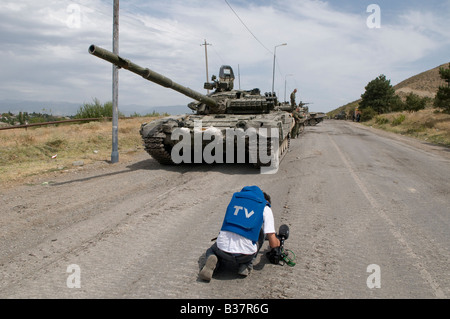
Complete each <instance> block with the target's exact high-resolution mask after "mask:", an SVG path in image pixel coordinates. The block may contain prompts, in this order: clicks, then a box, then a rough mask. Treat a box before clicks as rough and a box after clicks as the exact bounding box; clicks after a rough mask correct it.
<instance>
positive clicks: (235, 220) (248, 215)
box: [221, 186, 270, 243]
mask: <svg viewBox="0 0 450 319" xmlns="http://www.w3.org/2000/svg"><path fill="white" fill-rule="evenodd" d="M266 205H269V206H270V204H269V203H268V202H267V201H266V199H265V198H264V193H263V191H262V190H261V189H260V188H259V187H258V186H246V187H244V188H243V189H242V190H241V191H240V192H237V193H234V194H233V197H232V199H231V201H230V204H228V207H227V211H226V213H225V218H224V221H223V224H222V229H221V230H224V231H229V232H233V233H236V234H239V235H241V236H243V237H245V238H248V239H250V240H251V241H253V242H254V243H255V242H257V241H258V237H259V232H260V230H261V227H262V224H263V222H264V218H263V212H264V208H265V207H266Z"/></svg>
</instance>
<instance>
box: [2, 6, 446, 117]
mask: <svg viewBox="0 0 450 319" xmlns="http://www.w3.org/2000/svg"><path fill="white" fill-rule="evenodd" d="M228 2H229V3H230V4H231V5H232V7H233V9H234V10H235V12H236V13H237V14H238V15H239V17H240V18H241V19H242V21H244V23H245V25H246V26H247V27H248V28H249V29H250V30H251V31H252V33H253V35H252V34H250V32H249V31H248V30H247V29H246V27H245V26H244V25H243V24H242V23H241V21H239V20H238V18H237V17H236V15H235V14H234V13H233V12H232V11H231V10H230V8H229V7H228V5H227V4H226V2H225V1H209V2H205V1H203V0H185V1H179V0H166V1H158V2H152V3H151V4H150V3H149V2H148V1H126V2H121V4H120V5H121V11H120V35H119V43H120V48H119V50H120V55H122V56H123V57H126V58H128V59H131V60H132V61H133V62H135V63H137V64H139V65H141V66H145V67H150V68H151V69H153V70H155V71H157V72H159V73H162V74H164V75H166V76H168V77H169V78H172V79H173V80H174V81H176V82H179V83H180V84H182V85H185V86H188V87H191V88H193V89H195V90H197V91H200V92H205V91H204V90H203V82H204V81H205V51H204V49H205V48H204V46H201V44H202V43H203V41H204V40H205V39H206V40H207V41H208V43H210V44H212V45H210V46H208V48H207V49H208V62H209V76H211V75H212V74H217V72H218V69H219V67H220V65H222V64H230V65H232V66H233V68H234V69H235V74H238V70H237V69H238V65H239V70H240V80H241V87H242V88H243V89H252V88H255V87H258V88H260V89H261V91H262V92H265V91H270V90H271V84H272V63H273V55H272V53H271V52H273V49H274V47H275V46H276V45H278V44H280V43H284V42H287V43H288V45H287V46H286V47H280V48H278V49H277V64H276V69H277V71H276V85H275V87H276V91H277V93H278V95H279V97H280V98H283V97H284V96H283V95H284V88H285V83H286V89H287V91H288V92H290V91H292V90H293V89H294V88H295V87H297V88H298V89H299V91H300V98H301V99H302V100H304V101H307V102H313V103H314V104H313V105H312V107H311V108H312V109H315V110H318V111H319V110H320V111H329V110H331V109H334V108H336V107H337V106H339V105H341V104H344V103H347V102H350V101H353V100H355V99H357V98H359V96H360V95H361V94H362V93H363V90H364V86H365V85H366V84H367V83H368V82H369V81H370V80H372V79H373V78H375V77H376V76H378V75H379V74H381V73H384V74H386V75H387V76H388V78H392V79H393V82H399V81H401V80H403V79H404V78H405V77H407V76H412V75H414V74H416V73H419V72H422V71H425V70H426V69H427V68H432V67H435V66H437V65H440V64H442V63H444V62H447V61H445V60H442V59H444V56H445V54H446V53H447V52H448V51H449V50H448V49H449V46H450V44H449V40H448V39H449V38H450V34H449V32H450V31H449V30H450V26H449V22H448V21H449V20H450V19H449V17H448V13H445V12H443V11H442V10H441V11H436V10H433V7H429V8H428V10H420V11H419V10H417V9H414V8H408V7H406V9H405V10H403V11H401V12H399V13H398V14H396V15H395V16H393V15H392V14H391V15H390V16H389V19H388V18H386V19H385V18H384V16H383V12H386V11H387V9H388V8H387V7H386V6H387V5H388V4H384V5H383V6H382V25H381V28H380V29H369V28H368V27H367V24H366V19H367V17H368V15H369V14H368V13H367V12H366V10H365V9H366V8H364V7H361V11H360V12H358V11H357V10H353V11H351V12H350V11H348V10H347V11H346V10H345V9H344V8H339V7H333V6H332V5H330V2H328V1H312V0H303V1H298V0H284V1H280V0H276V1H237V0H234V1H232V0H229V1H228ZM0 28H1V30H2V31H1V33H0V41H1V43H2V46H1V47H0V57H1V59H0V69H1V73H0V96H2V97H3V98H5V99H28V100H61V101H68V102H79V103H80V104H81V103H83V102H86V101H91V100H92V98H94V97H97V98H99V99H100V100H101V101H107V100H110V99H111V65H110V64H109V63H107V62H105V61H101V60H99V59H98V58H96V57H93V56H91V55H89V54H88V53H87V49H88V47H89V45H90V44H96V45H99V46H102V47H104V48H106V49H111V47H112V1H110V2H105V1H100V0H92V1H87V0H82V1H81V0H79V1H56V0H55V1H50V0H46V1H36V0H35V1H27V0H20V1H10V0H3V1H2V3H1V4H0ZM254 36H256V37H257V39H258V40H259V41H260V42H258V41H257V40H256V39H255V37H254ZM261 43H262V44H261ZM441 51H442V52H446V53H442V54H440V53H439V52H441ZM430 57H433V58H432V59H431V58H430ZM439 57H442V58H441V59H439V60H437V58H439ZM288 74H293V75H292V76H287V75H288ZM189 101H190V99H189V98H187V97H185V96H183V95H181V94H179V93H177V92H173V91H171V90H168V89H165V88H162V87H159V86H158V85H156V84H153V83H146V82H145V81H144V80H143V79H142V78H140V77H138V76H136V75H134V74H130V73H129V72H127V71H126V70H121V71H120V75H119V103H122V104H139V105H148V106H149V107H150V106H164V105H180V104H187V103H188V102H189ZM130 111H133V110H130ZM186 111H187V112H188V109H187V108H186Z"/></svg>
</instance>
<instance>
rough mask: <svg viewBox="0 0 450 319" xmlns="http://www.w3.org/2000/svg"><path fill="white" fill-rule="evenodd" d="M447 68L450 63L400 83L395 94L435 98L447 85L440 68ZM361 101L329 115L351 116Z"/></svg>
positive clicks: (346, 105)
mask: <svg viewBox="0 0 450 319" xmlns="http://www.w3.org/2000/svg"><path fill="white" fill-rule="evenodd" d="M447 66H448V63H445V64H442V65H440V66H438V67H435V68H433V69H431V70H428V71H425V72H422V73H420V74H417V75H415V76H412V77H410V78H408V79H406V80H404V81H402V82H400V83H399V84H397V85H395V86H394V89H395V93H396V94H397V95H399V96H400V97H402V98H405V97H406V96H407V95H408V94H409V93H414V94H417V95H419V96H421V97H430V98H434V97H435V96H436V92H437V91H438V89H439V86H440V85H443V84H445V82H444V81H443V80H442V79H441V77H440V76H439V68H441V67H447ZM362 93H363V92H361V94H362ZM360 101H361V99H358V100H356V101H353V102H350V103H348V104H345V105H343V106H340V107H338V108H337V109H335V110H333V111H331V112H329V113H327V115H328V116H329V117H331V118H333V117H334V116H335V115H336V114H338V113H340V112H341V111H345V112H346V113H347V114H349V112H351V111H353V110H354V109H355V108H356V107H357V106H358V104H359V102H360Z"/></svg>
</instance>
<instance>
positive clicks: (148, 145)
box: [144, 136, 175, 165]
mask: <svg viewBox="0 0 450 319" xmlns="http://www.w3.org/2000/svg"><path fill="white" fill-rule="evenodd" d="M144 146H145V150H146V151H147V153H148V154H150V156H151V157H153V158H154V159H155V160H157V161H158V162H159V163H161V164H164V165H175V163H174V162H173V161H172V157H171V155H170V153H169V152H168V151H167V150H166V148H165V147H164V138H162V137H153V136H152V137H145V138H144Z"/></svg>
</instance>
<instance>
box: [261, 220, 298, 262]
mask: <svg viewBox="0 0 450 319" xmlns="http://www.w3.org/2000/svg"><path fill="white" fill-rule="evenodd" d="M277 238H278V239H279V240H280V246H279V247H275V248H272V249H271V250H270V251H269V252H267V253H266V256H267V258H268V259H269V260H270V262H271V263H272V264H275V265H284V264H287V265H288V266H291V267H294V266H295V262H294V260H295V254H294V253H293V252H292V251H291V250H289V249H285V248H284V241H285V240H286V239H288V238H289V226H288V225H284V224H283V225H281V226H280V228H279V230H278V234H277ZM289 253H290V254H291V256H292V257H291V256H290V254H289Z"/></svg>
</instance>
